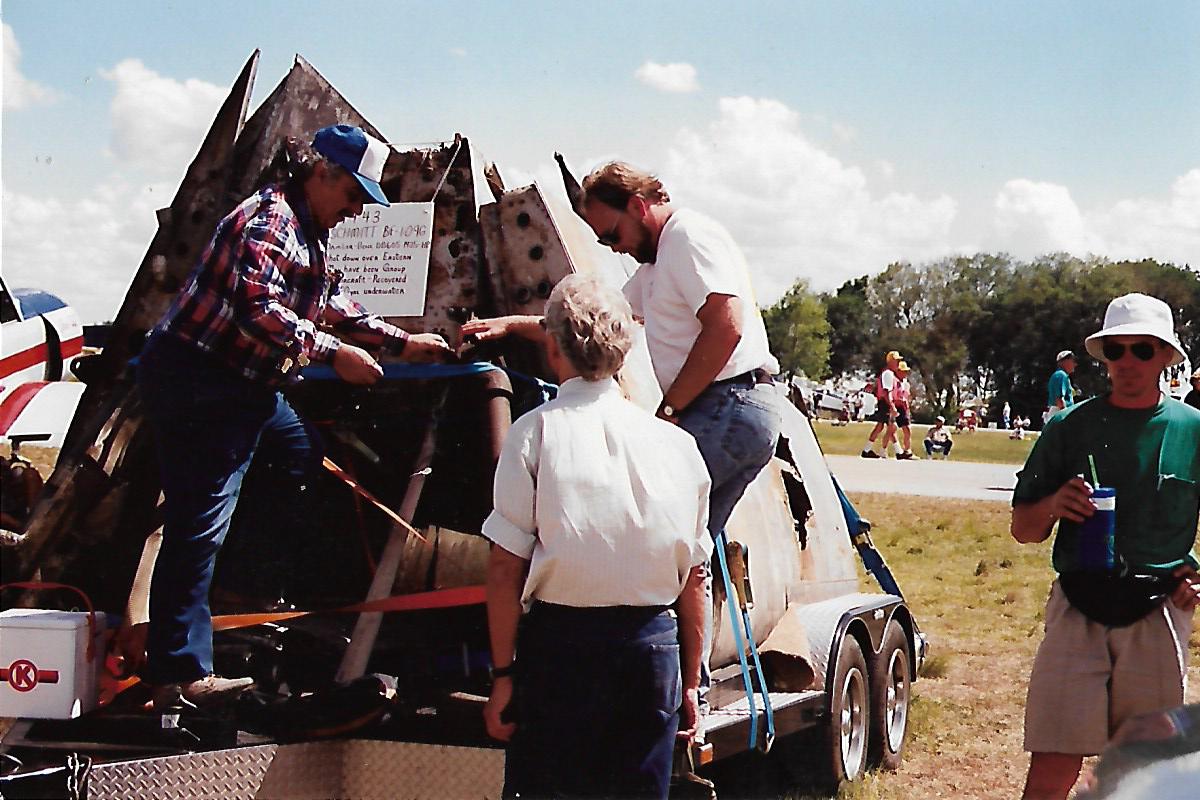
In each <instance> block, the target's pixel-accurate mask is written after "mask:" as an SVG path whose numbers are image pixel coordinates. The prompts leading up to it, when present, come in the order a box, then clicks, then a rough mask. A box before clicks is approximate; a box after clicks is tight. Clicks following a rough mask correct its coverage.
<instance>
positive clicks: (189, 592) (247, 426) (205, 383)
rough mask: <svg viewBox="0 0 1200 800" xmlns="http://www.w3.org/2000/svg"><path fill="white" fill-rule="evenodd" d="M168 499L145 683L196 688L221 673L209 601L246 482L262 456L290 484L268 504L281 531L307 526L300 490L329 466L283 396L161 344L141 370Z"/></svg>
mask: <svg viewBox="0 0 1200 800" xmlns="http://www.w3.org/2000/svg"><path fill="white" fill-rule="evenodd" d="M137 380H138V388H139V391H140V393H141V398H142V406H143V409H144V411H145V415H146V419H147V421H148V422H149V423H150V426H151V429H152V431H153V433H154V439H155V444H156V449H157V453H158V461H159V472H160V475H161V477H162V490H163V497H164V508H163V511H164V517H165V519H164V524H163V540H162V549H161V550H160V551H159V554H158V559H157V561H156V562H155V564H154V578H153V581H152V583H151V588H150V626H149V635H148V639H147V643H146V651H147V655H148V662H147V667H146V675H145V677H146V679H147V680H148V681H149V682H150V683H152V684H163V683H173V682H182V681H190V680H195V679H197V678H201V677H203V676H205V675H207V674H209V673H210V672H212V666H213V663H212V662H213V647H212V611H211V609H210V608H209V600H208V592H209V587H210V585H211V583H212V577H213V569H214V567H215V565H216V560H217V552H218V550H219V549H220V547H221V543H222V542H223V541H224V540H225V535H226V534H227V533H228V532H229V523H230V520H231V519H232V517H233V512H234V508H235V507H236V505H237V502H238V497H239V494H240V491H241V486H242V478H243V477H244V476H245V474H246V470H247V468H248V467H249V466H250V461H251V459H253V458H254V456H255V453H256V452H258V451H259V450H260V447H261V448H262V451H263V452H264V453H269V454H271V457H272V458H273V460H274V461H275V462H276V464H277V466H278V467H279V470H278V471H279V473H280V474H283V475H287V476H289V477H290V479H291V480H290V481H289V483H290V484H291V485H290V486H281V487H279V491H278V492H272V493H271V497H270V498H267V499H266V500H267V502H270V503H273V504H274V506H275V507H276V508H275V510H276V512H277V513H274V514H271V515H270V518H271V519H273V520H274V521H275V522H276V524H277V525H278V526H279V528H280V530H281V531H283V532H284V533H285V534H286V531H287V529H288V526H289V525H290V524H293V523H294V522H295V521H297V520H298V519H302V518H303V509H302V507H301V503H300V502H299V499H298V494H297V490H299V489H300V487H301V486H302V485H303V482H304V480H305V479H306V477H307V476H308V475H310V474H311V471H312V468H313V466H314V464H315V463H317V462H319V460H320V453H319V448H318V447H317V446H316V437H315V435H314V432H312V431H311V430H310V429H309V428H308V426H307V425H306V424H305V423H304V422H303V421H302V420H301V419H300V418H299V417H298V416H297V415H296V412H295V411H294V410H292V407H291V406H290V405H288V402H287V400H285V399H284V398H283V395H282V394H280V393H279V392H278V391H276V390H274V389H272V388H270V387H268V386H264V385H262V384H258V383H255V382H253V381H251V380H249V379H247V378H244V377H242V376H241V375H239V374H237V373H235V372H233V371H232V370H230V369H229V368H227V367H225V366H224V365H222V364H220V363H218V362H217V361H215V360H214V359H213V358H212V357H211V356H208V355H207V354H205V353H203V352H201V351H200V350H198V349H196V348H194V347H192V346H191V345H188V344H186V343H184V342H181V341H179V340H176V339H174V338H172V337H169V336H165V335H155V336H153V337H151V339H150V341H149V342H148V343H147V345H146V347H145V348H144V350H143V352H142V355H141V357H140V359H139V363H138V371H137Z"/></svg>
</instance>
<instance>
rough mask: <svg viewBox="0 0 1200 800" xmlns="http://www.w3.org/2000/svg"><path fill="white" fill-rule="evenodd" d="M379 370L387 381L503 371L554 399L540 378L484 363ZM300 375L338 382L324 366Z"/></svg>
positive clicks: (551, 386)
mask: <svg viewBox="0 0 1200 800" xmlns="http://www.w3.org/2000/svg"><path fill="white" fill-rule="evenodd" d="M381 366H382V367H383V377H385V378H388V379H390V380H422V379H428V378H459V377H463V376H465V375H480V374H482V373H484V372H489V371H490V370H493V369H503V370H504V371H505V372H506V373H508V376H509V377H510V378H513V379H514V380H518V381H522V382H523V383H532V384H533V385H535V386H537V387H538V389H539V390H540V391H541V393H542V397H543V398H545V399H547V400H553V399H554V398H555V397H556V396H557V395H558V386H557V385H556V384H553V383H547V382H546V381H544V380H542V379H541V378H535V377H533V376H532V375H525V374H524V373H521V372H517V371H516V370H513V369H508V368H507V367H498V366H496V365H495V364H492V363H490V362H487V361H473V362H471V363H469V364H406V363H403V362H392V363H389V364H382V365H381ZM300 374H301V375H303V376H304V379H305V380H310V381H329V380H339V378H338V375H337V373H336V372H334V369H333V367H331V366H329V365H328V364H309V365H308V366H307V367H305V368H304V369H302V370H301V371H300Z"/></svg>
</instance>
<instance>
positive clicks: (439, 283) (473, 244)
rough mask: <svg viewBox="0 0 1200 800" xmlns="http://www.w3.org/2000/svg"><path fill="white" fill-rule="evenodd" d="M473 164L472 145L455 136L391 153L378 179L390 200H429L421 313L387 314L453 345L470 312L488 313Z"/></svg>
mask: <svg viewBox="0 0 1200 800" xmlns="http://www.w3.org/2000/svg"><path fill="white" fill-rule="evenodd" d="M472 168H473V165H472V154H471V147H470V144H469V143H468V142H467V140H466V139H465V138H463V137H461V136H459V137H456V138H455V140H454V141H453V142H446V143H444V144H442V145H440V146H438V147H432V148H418V149H413V150H406V151H401V152H393V153H392V155H391V157H390V158H389V159H388V164H387V168H386V169H385V170H384V175H383V183H382V185H383V188H384V191H386V192H387V195H388V198H389V199H391V200H392V201H394V202H401V203H427V202H429V201H431V200H432V201H433V242H432V245H431V250H430V254H429V277H428V280H427V283H426V295H425V314H424V316H422V317H388V318H387V319H388V321H389V322H392V323H394V324H396V325H399V326H400V327H401V328H404V329H405V330H407V331H409V332H412V333H421V332H426V333H439V334H441V335H442V336H444V337H445V338H446V340H447V341H448V342H450V344H451V345H452V346H454V345H457V344H458V342H459V332H458V330H459V327H460V326H461V325H462V323H463V322H465V321H466V320H467V319H468V318H469V316H470V315H471V314H472V313H476V312H479V311H483V313H488V311H487V310H486V309H481V303H482V302H484V298H483V297H482V295H481V291H480V272H481V270H482V265H483V239H482V236H481V234H480V229H479V221H478V217H477V215H476V204H475V187H474V180H473V179H472Z"/></svg>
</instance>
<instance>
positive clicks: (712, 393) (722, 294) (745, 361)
mask: <svg viewBox="0 0 1200 800" xmlns="http://www.w3.org/2000/svg"><path fill="white" fill-rule="evenodd" d="M578 210H579V211H580V213H582V215H583V217H584V219H585V220H586V221H587V223H588V225H589V226H590V227H591V228H592V230H593V231H594V232H595V233H596V236H597V241H598V242H599V243H600V244H602V245H604V246H605V247H608V248H611V249H612V250H613V252H616V253H624V254H627V255H630V256H633V257H634V258H636V259H637V260H638V261H639V262H640V263H641V266H640V267H638V270H637V272H635V273H634V275H633V277H632V278H630V279H629V281H628V282H627V283H626V285H625V296H626V298H627V299H628V300H629V303H630V305H631V306H632V307H633V312H634V314H635V315H636V316H637V317H638V318H639V319H640V320H641V321H642V322H643V324H644V325H645V329H646V344H647V347H648V349H649V351H650V361H651V362H652V364H653V366H654V372H655V375H656V377H657V378H658V383H659V386H660V387H661V389H662V393H663V399H662V403H661V404H660V405H659V407H658V411H657V414H658V416H659V417H660V418H662V419H664V420H666V421H668V422H671V423H673V424H676V425H678V426H679V427H680V428H682V429H684V430H685V431H687V432H688V433H690V434H691V435H692V436H693V437H695V439H696V444H697V446H698V447H699V449H700V455H701V456H702V457H703V458H704V463H705V466H706V467H707V468H708V472H709V475H710V476H711V478H712V490H711V494H710V496H709V524H708V529H709V532H710V533H712V535H713V537H714V538H715V537H716V536H717V535H718V534H719V533H720V532H722V531H723V530H724V529H725V523H726V522H727V521H728V519H729V515H730V513H731V512H732V511H733V507H734V506H735V505H736V504H737V501H738V500H739V499H741V496H742V494H743V493H744V492H745V491H746V487H747V486H749V485H750V482H751V481H753V480H754V478H755V477H756V476H757V475H758V473H759V472H760V471H762V468H763V467H765V466H766V465H767V463H768V462H769V461H770V460H771V457H772V455H773V454H774V452H775V445H776V443H777V441H778V439H779V430H780V427H781V426H782V424H783V410H782V407H781V406H780V403H781V402H782V396H781V395H780V394H779V393H778V392H777V391H776V390H775V387H774V385H773V383H772V378H771V376H772V375H773V374H775V373H777V372H778V371H779V363H778V362H777V361H776V360H775V357H774V356H772V355H771V351H770V349H769V347H768V345H767V331H766V327H765V326H764V325H763V321H762V316H761V314H760V313H759V310H758V304H757V303H756V302H755V299H754V290H753V288H752V287H751V285H750V272H749V268H748V267H747V265H746V259H745V257H744V256H743V255H742V251H741V249H740V248H739V247H738V246H737V243H736V242H734V241H733V237H731V236H730V235H729V232H728V231H727V230H726V229H725V228H724V227H723V226H722V225H721V224H720V223H718V222H716V221H715V220H712V219H709V218H708V217H706V216H704V215H703V214H700V213H698V212H696V211H692V210H691V209H676V208H675V207H674V206H672V205H671V198H670V196H669V195H668V194H667V191H666V189H664V188H663V185H662V182H661V181H659V180H658V179H657V178H656V177H655V176H653V175H651V174H649V173H646V172H643V171H641V170H638V169H635V168H634V167H631V166H629V165H628V164H624V163H622V162H619V161H614V162H610V163H608V164H604V165H603V166H601V167H598V168H597V169H595V170H594V171H593V172H592V173H591V174H590V175H588V176H587V177H586V178H584V180H583V191H582V194H581V196H580V198H579V208H578ZM462 333H463V334H464V336H467V335H470V336H474V337H476V338H477V339H479V340H487V339H494V338H497V337H500V336H505V335H508V334H510V333H514V334H517V335H520V336H523V337H525V338H528V339H532V340H535V341H544V331H543V330H542V328H541V326H540V325H539V318H538V317H521V316H513V317H500V318H497V319H490V320H473V321H471V322H468V323H466V324H465V325H463V327H462ZM706 585H707V586H709V587H711V576H709V578H708V580H707V582H706ZM707 622H708V629H707V630H706V631H705V633H706V636H705V644H706V646H705V652H706V653H707V652H708V644H709V642H710V638H711V622H712V620H711V617H709V618H707ZM705 661H707V658H706V659H705ZM703 666H704V669H705V676H704V678H703V680H704V684H707V665H706V664H704V665H703Z"/></svg>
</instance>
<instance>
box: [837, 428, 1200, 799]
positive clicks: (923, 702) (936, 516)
mask: <svg viewBox="0 0 1200 800" xmlns="http://www.w3.org/2000/svg"><path fill="white" fill-rule="evenodd" d="M1005 441H1007V439H1005ZM1014 444H1020V443H1019V442H1014ZM851 499H852V500H853V502H854V504H855V506H856V507H857V508H858V510H859V512H860V513H861V514H862V515H863V516H865V517H866V518H867V519H870V520H871V522H872V524H873V535H874V538H875V542H876V545H877V546H878V547H879V549H880V551H881V552H882V553H883V555H884V557H885V558H886V559H887V561H888V564H889V565H890V566H891V568H892V571H893V573H894V574H895V575H896V578H897V580H898V581H899V583H900V586H901V589H902V590H903V591H904V594H905V598H906V599H907V601H908V603H909V605H910V606H911V607H912V609H913V612H914V614H915V615H916V617H917V620H918V622H919V624H920V625H921V628H922V630H924V631H925V633H926V634H927V635H928V636H929V638H930V653H931V659H930V661H927V662H926V666H927V669H926V673H928V674H927V675H925V676H923V677H922V679H921V680H919V681H918V682H917V683H916V684H915V686H914V695H915V701H914V703H913V706H912V716H911V717H910V723H909V725H910V727H909V740H908V744H907V750H906V754H905V759H904V764H903V765H902V766H901V768H900V770H899V771H898V772H895V773H872V774H870V775H868V776H867V777H866V779H865V780H863V781H860V782H858V783H856V784H854V785H851V786H848V787H845V788H844V789H843V790H842V792H841V794H839V797H840V798H846V799H847V800H885V799H886V800H892V799H894V800H917V799H922V800H923V799H924V798H943V797H944V798H963V797H966V798H1013V797H1018V796H1020V792H1021V787H1022V786H1023V783H1024V778H1025V769H1026V767H1027V765H1028V756H1027V755H1026V754H1025V753H1024V752H1022V750H1021V737H1022V726H1023V714H1024V706H1025V690H1026V685H1027V680H1028V676H1029V668H1030V665H1031V663H1032V661H1033V655H1034V652H1035V651H1036V649H1037V645H1038V643H1039V641H1040V640H1041V634H1042V609H1043V606H1044V604H1045V600H1046V594H1047V591H1048V589H1049V586H1050V581H1051V580H1052V579H1053V573H1052V571H1051V569H1050V545H1049V543H1045V544H1038V545H1018V544H1017V543H1016V542H1015V541H1013V539H1012V538H1011V537H1010V536H1009V534H1008V524H1009V508H1008V505H1007V504H1006V503H995V502H978V501H966V500H942V499H936V498H918V497H904V496H896V495H881V494H856V495H852V496H851ZM864 580H866V579H864ZM864 585H868V586H870V589H869V590H876V591H877V588H876V587H874V585H873V581H872V582H871V583H870V584H864ZM1190 644H1191V646H1190V648H1189V649H1190V663H1191V669H1190V670H1189V672H1190V682H1189V692H1188V699H1189V701H1190V702H1197V701H1200V691H1198V690H1197V688H1196V687H1197V681H1198V680H1200V636H1198V635H1196V634H1193V636H1192V640H1191V643H1190ZM933 675H938V677H933Z"/></svg>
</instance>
